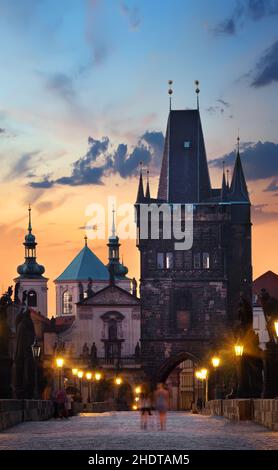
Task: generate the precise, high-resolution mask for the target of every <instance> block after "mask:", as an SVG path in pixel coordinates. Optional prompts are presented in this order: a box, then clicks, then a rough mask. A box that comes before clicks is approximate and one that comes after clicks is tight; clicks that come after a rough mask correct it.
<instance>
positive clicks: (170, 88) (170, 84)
mask: <svg viewBox="0 0 278 470" xmlns="http://www.w3.org/2000/svg"><path fill="white" fill-rule="evenodd" d="M168 85H169V90H168V95H169V101H170V103H169V106H170V111H171V109H172V94H173V90H172V85H173V80H168Z"/></svg>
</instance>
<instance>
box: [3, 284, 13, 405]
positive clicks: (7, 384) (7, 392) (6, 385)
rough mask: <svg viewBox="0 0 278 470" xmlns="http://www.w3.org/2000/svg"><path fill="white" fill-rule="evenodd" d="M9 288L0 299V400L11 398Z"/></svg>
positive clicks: (10, 292)
mask: <svg viewBox="0 0 278 470" xmlns="http://www.w3.org/2000/svg"><path fill="white" fill-rule="evenodd" d="M11 294H12V291H11V288H9V289H8V291H7V292H6V293H5V294H3V295H2V297H1V298H0V398H11V366H12V360H11V358H10V354H9V342H10V328H9V326H8V307H9V305H10V304H11V302H12V301H11Z"/></svg>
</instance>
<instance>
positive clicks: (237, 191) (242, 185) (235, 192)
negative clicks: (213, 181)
mask: <svg viewBox="0 0 278 470" xmlns="http://www.w3.org/2000/svg"><path fill="white" fill-rule="evenodd" d="M239 141H240V138H239V137H238V138H237V156H236V161H235V166H234V172H233V178H232V182H231V188H230V191H231V200H232V201H237V202H241V201H245V202H250V200H249V195H248V190H247V185H246V181H245V177H244V172H243V168H242V164H241V158H240V153H239Z"/></svg>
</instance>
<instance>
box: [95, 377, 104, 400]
mask: <svg viewBox="0 0 278 470" xmlns="http://www.w3.org/2000/svg"><path fill="white" fill-rule="evenodd" d="M101 379H102V374H101V373H100V372H95V381H96V387H95V390H94V395H95V397H94V398H95V401H98V396H99V382H100V381H101Z"/></svg>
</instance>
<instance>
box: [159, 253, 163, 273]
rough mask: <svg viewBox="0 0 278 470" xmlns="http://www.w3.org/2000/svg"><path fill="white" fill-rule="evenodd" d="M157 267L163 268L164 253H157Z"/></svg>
mask: <svg viewBox="0 0 278 470" xmlns="http://www.w3.org/2000/svg"><path fill="white" fill-rule="evenodd" d="M157 268H158V269H164V253H157Z"/></svg>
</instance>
